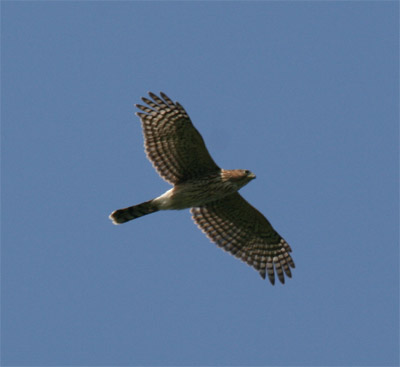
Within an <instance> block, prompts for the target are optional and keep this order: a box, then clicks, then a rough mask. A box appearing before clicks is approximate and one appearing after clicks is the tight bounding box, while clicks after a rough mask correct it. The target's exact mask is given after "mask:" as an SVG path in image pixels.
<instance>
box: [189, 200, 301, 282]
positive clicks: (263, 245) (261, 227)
mask: <svg viewBox="0 0 400 367" xmlns="http://www.w3.org/2000/svg"><path fill="white" fill-rule="evenodd" d="M191 213H192V215H193V220H194V221H195V223H196V224H197V225H198V227H199V228H200V229H201V230H202V231H203V232H204V233H205V234H206V235H207V237H208V238H209V239H210V240H211V241H213V242H214V243H215V244H216V245H218V246H219V247H221V248H222V249H224V250H225V251H228V252H230V253H231V254H232V255H234V256H236V257H237V258H239V259H241V260H242V261H244V262H246V263H247V264H248V265H250V266H252V267H253V268H255V269H256V270H257V271H258V272H259V273H260V275H261V277H263V278H265V276H266V274H267V273H268V278H269V280H270V282H271V283H272V284H274V283H275V272H276V274H277V275H278V278H279V280H280V281H281V283H284V282H285V278H284V273H286V275H287V276H288V277H291V276H292V274H291V271H290V268H294V267H295V265H294V262H293V260H292V258H291V256H290V254H289V253H290V252H291V251H292V250H291V248H290V246H289V245H288V244H287V242H286V241H285V240H284V239H283V238H282V237H281V236H280V235H279V234H278V233H277V232H276V231H275V230H274V229H273V228H272V226H271V224H270V223H269V221H268V220H267V219H266V218H265V217H264V215H262V214H261V213H260V212H259V211H258V210H257V209H256V208H254V207H253V206H252V205H250V204H249V203H248V202H247V201H246V200H245V199H243V197H242V196H241V195H240V194H239V193H235V194H232V195H229V196H227V197H225V198H223V199H221V200H217V201H214V202H212V203H210V204H207V205H205V206H202V207H197V208H192V209H191Z"/></svg>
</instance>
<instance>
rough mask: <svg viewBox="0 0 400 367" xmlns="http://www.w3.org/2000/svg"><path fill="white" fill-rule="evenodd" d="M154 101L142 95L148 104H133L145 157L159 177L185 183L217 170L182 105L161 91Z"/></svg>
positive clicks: (151, 94)
mask: <svg viewBox="0 0 400 367" xmlns="http://www.w3.org/2000/svg"><path fill="white" fill-rule="evenodd" d="M160 94H161V98H160V97H158V96H156V95H155V94H154V93H149V96H150V97H151V98H152V99H153V100H149V99H147V98H144V97H143V98H142V100H143V102H145V103H146V104H147V105H148V106H142V105H136V107H137V108H139V109H140V110H142V111H143V112H137V113H136V114H137V115H138V116H139V117H140V120H141V121H142V127H143V134H144V140H145V143H144V144H145V150H146V154H147V157H148V158H149V160H150V161H151V162H152V163H153V166H154V168H155V169H156V171H157V172H158V173H159V174H160V176H161V177H162V178H163V179H165V180H166V181H168V182H169V183H171V184H177V183H180V182H184V181H186V180H188V179H193V178H197V177H200V176H203V175H204V174H207V173H210V172H214V171H218V170H219V167H218V166H217V165H216V164H215V162H214V160H213V159H212V158H211V156H210V154H209V153H208V150H207V148H206V145H205V144H204V140H203V138H202V137H201V135H200V133H199V132H198V131H197V130H196V128H195V127H194V126H193V124H192V122H191V121H190V118H189V116H188V114H187V113H186V111H185V110H184V108H183V107H182V106H181V105H180V104H179V103H178V102H176V103H174V102H172V101H171V99H170V98H168V97H167V96H166V95H165V94H164V93H160Z"/></svg>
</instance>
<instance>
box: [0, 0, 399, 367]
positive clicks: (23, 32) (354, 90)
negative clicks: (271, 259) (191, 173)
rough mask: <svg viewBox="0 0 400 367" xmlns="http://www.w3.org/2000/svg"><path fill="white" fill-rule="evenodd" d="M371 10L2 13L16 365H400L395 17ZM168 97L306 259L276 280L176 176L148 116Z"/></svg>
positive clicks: (169, 8)
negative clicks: (220, 241)
mask: <svg viewBox="0 0 400 367" xmlns="http://www.w3.org/2000/svg"><path fill="white" fill-rule="evenodd" d="M398 8H399V5H398V3H397V2H395V1H393V2H390V1H387V2H382V1H376V2H374V1H369V2H355V1H354V2H350V1H348V2H339V1H338V2H322V1H320V2H128V1H127V2H78V1H77V2H46V1H43V2H7V1H3V2H2V4H1V10H2V15H1V21H2V24H1V31H2V36H1V37H2V54H1V57H2V58H1V64H2V90H1V92H2V115H1V117H2V134H1V139H2V140H1V142H2V251H1V255H2V256H1V258H2V269H1V271H2V274H1V279H2V294H1V295H2V299H1V301H2V302H1V306H2V310H1V311H2V327H1V332H2V350H1V352H2V353H1V358H2V365H4V366H60V365H63V366H74V365H81V366H83V365H84V366H100V365H129V366H137V365H143V366H150V365H152V366H157V365H166V366H172V365H176V366H181V365H197V366H200V365H205V366H213V365H235V366H236V365H242V366H250V365H253V366H272V365H278V366H286V365H297V366H322V365H324V366H325V365H331V366H332V365H335V366H355V365H357V366H361V365H363V366H364V365H371V366H372V365H373V366H389V365H390V366H393V365H397V364H398V362H399V349H398V348H399V347H398V343H399V335H398V328H399V316H398V310H399V247H398V245H399V243H398V220H399V214H398V199H399V195H398V177H399V176H398V173H399V172H398V169H399V168H398V163H399V162H398V137H399V131H398V115H399V109H398V107H399V106H398V99H399V88H398V84H399V82H398V80H399V62H398V41H399V36H398V31H399V26H398V23H399V22H398V11H399V9H398ZM148 91H153V92H157V93H158V92H159V91H164V92H165V93H167V94H168V95H169V96H170V97H171V98H172V99H173V100H178V101H179V102H180V103H181V104H182V105H183V106H184V107H185V108H186V110H187V111H188V113H189V115H190V116H191V118H192V120H193V122H194V124H195V126H196V127H197V128H198V130H199V131H200V132H201V133H202V135H203V137H204V139H205V141H206V144H207V147H208V149H209V151H210V152H211V154H212V156H213V157H214V158H215V160H216V162H217V163H218V164H219V165H220V166H221V167H224V168H244V169H250V170H251V171H253V172H254V173H255V174H256V175H257V179H256V180H254V181H252V182H251V183H250V184H249V185H248V186H246V187H245V188H243V189H242V190H241V193H242V195H243V196H244V197H245V198H246V199H247V200H248V201H250V202H251V203H252V204H254V205H255V206H256V207H257V208H258V209H259V210H260V211H261V212H263V213H264V214H265V215H266V216H267V217H268V219H269V220H270V221H271V222H272V224H273V225H274V227H275V228H276V229H277V230H278V231H279V233H280V234H281V235H282V236H283V237H284V238H285V239H286V240H287V241H288V243H289V244H290V245H291V247H292V249H293V259H294V261H295V263H296V269H295V270H294V272H293V278H292V279H289V280H288V281H287V282H286V284H285V285H281V284H276V285H275V286H271V285H270V284H269V282H268V280H262V279H261V278H260V276H259V275H258V274H257V272H255V271H254V270H253V269H252V268H250V267H249V266H247V265H245V264H244V263H242V262H240V261H238V260H237V259H235V258H234V257H233V256H231V255H229V254H227V253H225V252H223V251H221V250H220V249H219V248H217V246H215V245H214V244H212V243H210V241H209V240H208V239H207V238H206V237H205V236H204V235H203V234H202V233H201V231H200V230H198V229H197V228H196V227H195V225H194V224H193V223H192V221H191V219H190V213H189V211H188V210H184V211H179V212H161V213H156V214H154V215H151V216H147V217H144V218H141V219H138V220H137V221H134V222H130V223H128V224H125V225H121V226H114V225H112V224H111V222H110V220H109V219H108V215H109V214H110V212H111V211H113V210H115V209H118V208H121V207H125V206H129V205H133V204H137V203H140V202H142V201H145V200H149V199H151V198H153V197H155V196H158V195H160V194H161V193H163V192H164V191H166V190H167V189H169V187H170V186H169V185H168V184H167V183H166V182H164V181H163V180H162V179H161V178H160V177H159V176H158V175H157V174H156V172H155V171H154V169H153V168H152V166H151V164H150V163H149V162H148V160H147V159H146V157H145V154H144V152H143V138H142V133H141V127H140V123H139V119H138V118H137V117H136V116H135V115H134V112H135V111H136V109H135V107H134V104H135V103H139V102H140V97H141V96H144V95H146V93H147V92H148Z"/></svg>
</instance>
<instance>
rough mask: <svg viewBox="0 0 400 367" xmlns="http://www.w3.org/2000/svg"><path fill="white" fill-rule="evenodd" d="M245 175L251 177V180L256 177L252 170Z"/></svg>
mask: <svg viewBox="0 0 400 367" xmlns="http://www.w3.org/2000/svg"><path fill="white" fill-rule="evenodd" d="M247 177H248V178H251V179H252V180H254V179H255V178H256V175H255V174H254V173H253V172H250V173H249V175H248V176H247Z"/></svg>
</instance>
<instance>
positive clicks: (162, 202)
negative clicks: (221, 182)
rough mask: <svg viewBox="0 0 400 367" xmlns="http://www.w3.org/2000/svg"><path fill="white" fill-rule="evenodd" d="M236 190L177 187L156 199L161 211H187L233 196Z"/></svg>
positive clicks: (199, 186)
mask: <svg viewBox="0 0 400 367" xmlns="http://www.w3.org/2000/svg"><path fill="white" fill-rule="evenodd" d="M235 191H236V190H221V189H219V188H218V187H213V185H198V184H189V183H186V184H184V185H177V186H175V187H174V188H172V189H171V190H168V191H167V192H166V193H165V194H163V195H161V196H160V197H158V198H156V199H154V201H156V203H157V205H158V206H159V208H160V209H161V210H168V209H176V210H179V209H186V208H192V207H198V206H203V205H205V204H207V203H209V202H212V201H215V200H218V199H221V198H223V197H224V196H227V195H230V194H233V193H234V192H235Z"/></svg>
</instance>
